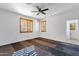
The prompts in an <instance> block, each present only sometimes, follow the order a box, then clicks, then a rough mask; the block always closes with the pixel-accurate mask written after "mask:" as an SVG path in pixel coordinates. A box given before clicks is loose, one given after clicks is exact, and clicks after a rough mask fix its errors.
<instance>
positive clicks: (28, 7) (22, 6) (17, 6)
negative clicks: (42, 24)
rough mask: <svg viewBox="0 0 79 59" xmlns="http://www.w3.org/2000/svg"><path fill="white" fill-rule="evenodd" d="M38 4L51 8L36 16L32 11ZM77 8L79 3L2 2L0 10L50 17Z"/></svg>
mask: <svg viewBox="0 0 79 59" xmlns="http://www.w3.org/2000/svg"><path fill="white" fill-rule="evenodd" d="M36 6H39V7H41V8H49V10H48V11H46V13H47V14H46V15H42V14H40V15H39V16H36V13H32V12H31V11H34V10H37V9H36ZM76 8H77V9H79V4H77V3H76V4H73V3H72V4H71V3H70V4H69V3H67V4H66V3H65V4H64V3H0V10H6V11H10V12H15V13H18V14H21V15H26V16H31V17H35V18H44V17H49V16H52V15H56V14H59V13H62V12H65V11H69V10H72V9H76Z"/></svg>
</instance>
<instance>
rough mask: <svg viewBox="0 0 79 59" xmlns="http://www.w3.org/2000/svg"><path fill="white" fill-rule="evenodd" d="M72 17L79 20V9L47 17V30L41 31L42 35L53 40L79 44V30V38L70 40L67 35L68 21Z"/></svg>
mask: <svg viewBox="0 0 79 59" xmlns="http://www.w3.org/2000/svg"><path fill="white" fill-rule="evenodd" d="M72 19H74V20H75V19H78V20H79V9H77V10H76V9H75V10H69V11H65V12H62V13H59V14H56V15H53V16H50V17H48V18H46V20H47V32H46V33H41V36H42V37H44V38H48V39H52V40H57V41H62V42H67V43H72V44H77V45H79V30H78V34H77V36H78V40H70V39H67V36H66V22H67V20H72ZM78 26H79V25H78Z"/></svg>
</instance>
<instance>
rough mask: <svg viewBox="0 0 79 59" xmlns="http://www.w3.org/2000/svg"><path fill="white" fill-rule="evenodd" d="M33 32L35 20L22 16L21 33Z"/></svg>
mask: <svg viewBox="0 0 79 59" xmlns="http://www.w3.org/2000/svg"><path fill="white" fill-rule="evenodd" d="M26 32H33V20H29V19H27V18H23V17H21V18H20V33H26Z"/></svg>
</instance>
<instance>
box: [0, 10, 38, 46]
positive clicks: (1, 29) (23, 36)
mask: <svg viewBox="0 0 79 59" xmlns="http://www.w3.org/2000/svg"><path fill="white" fill-rule="evenodd" d="M20 16H21V15H18V14H15V13H11V12H8V11H5V10H4V11H2V10H0V46H1V45H5V44H10V43H14V42H19V41H23V40H27V39H32V38H36V37H38V31H39V30H37V29H36V25H35V24H34V23H36V22H38V21H36V20H34V23H33V24H34V26H33V27H34V28H33V33H19V27H20V26H19V23H20V22H19V20H20Z"/></svg>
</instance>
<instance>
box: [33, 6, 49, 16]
mask: <svg viewBox="0 0 79 59" xmlns="http://www.w3.org/2000/svg"><path fill="white" fill-rule="evenodd" d="M36 8H37V9H38V11H32V12H37V15H39V14H40V13H42V14H44V15H46V13H45V12H44V11H47V10H49V9H48V8H46V9H42V8H40V7H39V6H37V7H36Z"/></svg>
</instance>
